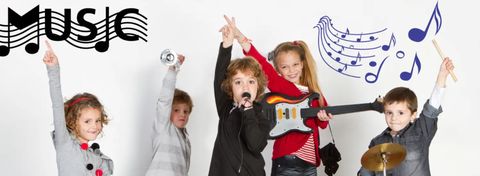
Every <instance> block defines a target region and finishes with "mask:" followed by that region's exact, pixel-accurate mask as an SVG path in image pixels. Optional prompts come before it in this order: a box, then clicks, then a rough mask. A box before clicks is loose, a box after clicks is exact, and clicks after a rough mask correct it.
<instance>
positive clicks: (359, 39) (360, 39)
mask: <svg viewBox="0 0 480 176" xmlns="http://www.w3.org/2000/svg"><path fill="white" fill-rule="evenodd" d="M362 35H363V32H362V33H361V34H360V37H359V38H357V42H360V41H362Z"/></svg>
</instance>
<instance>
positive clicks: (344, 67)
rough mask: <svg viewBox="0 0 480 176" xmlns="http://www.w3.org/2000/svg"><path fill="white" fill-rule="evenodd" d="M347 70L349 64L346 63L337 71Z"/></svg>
mask: <svg viewBox="0 0 480 176" xmlns="http://www.w3.org/2000/svg"><path fill="white" fill-rule="evenodd" d="M345 70H347V64H345V66H343V68H339V69H337V71H338V72H340V73H341V72H343V71H345Z"/></svg>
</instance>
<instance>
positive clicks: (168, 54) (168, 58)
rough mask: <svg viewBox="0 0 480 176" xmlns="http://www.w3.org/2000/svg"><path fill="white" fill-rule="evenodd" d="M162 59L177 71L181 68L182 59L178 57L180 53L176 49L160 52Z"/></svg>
mask: <svg viewBox="0 0 480 176" xmlns="http://www.w3.org/2000/svg"><path fill="white" fill-rule="evenodd" d="M160 60H161V61H162V63H163V64H164V65H166V66H172V67H173V69H175V71H179V70H180V60H179V59H178V55H177V53H176V52H175V51H173V50H171V49H165V50H163V52H162V54H160Z"/></svg>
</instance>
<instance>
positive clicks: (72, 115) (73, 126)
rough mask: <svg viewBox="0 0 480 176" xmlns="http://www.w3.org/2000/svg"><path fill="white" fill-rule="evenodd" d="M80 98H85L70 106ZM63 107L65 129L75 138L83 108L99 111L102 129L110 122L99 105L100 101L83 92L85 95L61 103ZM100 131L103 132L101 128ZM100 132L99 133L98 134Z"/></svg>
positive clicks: (78, 95)
mask: <svg viewBox="0 0 480 176" xmlns="http://www.w3.org/2000/svg"><path fill="white" fill-rule="evenodd" d="M80 98H85V99H82V100H80V101H77V102H75V103H74V104H72V103H73V102H74V101H76V100H78V99H80ZM63 107H64V110H65V121H66V124H67V128H68V129H70V130H71V131H72V132H73V134H74V135H75V136H78V131H77V120H78V117H80V116H81V115H82V114H81V113H82V110H83V109H85V108H94V109H97V110H99V111H100V114H101V117H100V121H101V124H102V127H103V125H108V122H109V121H110V120H109V119H108V116H107V114H106V113H105V110H104V108H103V105H102V104H101V103H100V101H99V100H98V98H97V97H96V96H95V95H93V94H90V93H86V92H85V93H81V94H77V95H75V96H73V97H72V98H71V99H69V100H67V101H65V103H63ZM102 131H103V128H102ZM102 131H100V133H101V132H102ZM100 133H99V134H100Z"/></svg>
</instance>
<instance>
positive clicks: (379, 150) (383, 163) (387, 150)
mask: <svg viewBox="0 0 480 176" xmlns="http://www.w3.org/2000/svg"><path fill="white" fill-rule="evenodd" d="M406 156H407V150H405V148H404V147H403V146H401V145H400V144H395V143H383V144H379V145H376V146H374V147H372V148H370V149H369V150H367V151H366V152H365V153H364V154H363V156H362V160H361V163H362V166H363V168H365V169H368V170H370V171H382V170H383V175H384V176H386V171H387V170H388V169H392V168H394V167H396V166H398V165H399V164H400V163H402V162H403V160H404V159H405V157H406Z"/></svg>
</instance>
